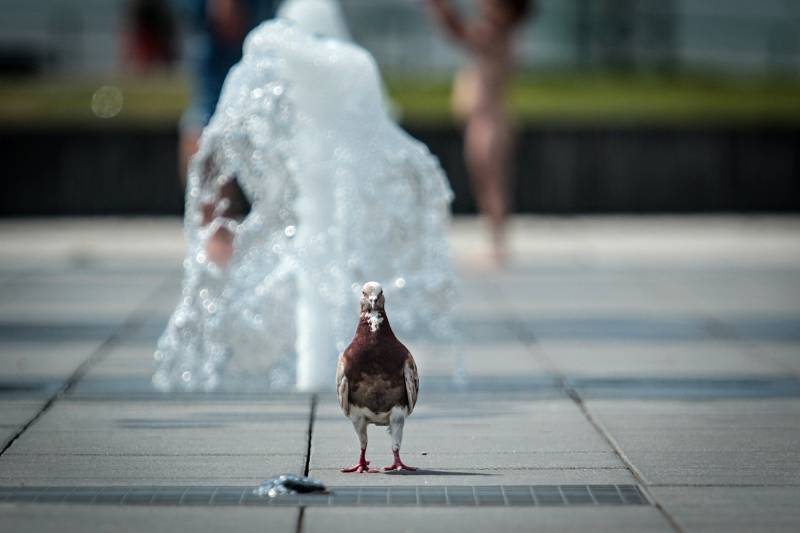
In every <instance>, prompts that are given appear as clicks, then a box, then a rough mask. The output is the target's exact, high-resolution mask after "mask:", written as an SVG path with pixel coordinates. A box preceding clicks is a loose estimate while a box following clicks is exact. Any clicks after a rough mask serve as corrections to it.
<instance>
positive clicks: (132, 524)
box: [0, 504, 298, 533]
mask: <svg viewBox="0 0 800 533" xmlns="http://www.w3.org/2000/svg"><path fill="white" fill-rule="evenodd" d="M297 513H298V511H297V510H296V509H238V508H237V509H225V508H222V509H221V508H213V509H198V508H191V509H186V508H177V507H148V506H142V507H140V508H136V507H101V508H98V507H90V506H85V505H44V504H41V505H40V504H36V505H11V504H0V523H2V524H3V531H4V532H7V533H17V532H23V531H32V532H37V533H85V532H87V531H102V532H108V533H112V532H141V531H147V532H149V533H160V532H164V533H173V532H176V533H177V532H186V533H204V532H208V533H218V532H220V531H225V532H226V533H237V532H240V531H241V532H253V531H269V532H275V533H283V532H285V533H294V532H295V531H296V527H297Z"/></svg>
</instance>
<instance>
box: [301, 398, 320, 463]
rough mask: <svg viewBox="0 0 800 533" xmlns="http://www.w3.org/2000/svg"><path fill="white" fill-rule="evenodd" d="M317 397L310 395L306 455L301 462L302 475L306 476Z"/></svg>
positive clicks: (309, 460)
mask: <svg viewBox="0 0 800 533" xmlns="http://www.w3.org/2000/svg"><path fill="white" fill-rule="evenodd" d="M318 402H319V397H318V396H317V395H316V394H312V395H311V409H310V411H309V413H308V431H307V432H306V453H305V457H304V460H303V475H304V476H307V475H308V472H309V471H310V470H311V441H312V439H313V437H314V420H315V419H316V417H317V403H318Z"/></svg>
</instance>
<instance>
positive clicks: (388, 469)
mask: <svg viewBox="0 0 800 533" xmlns="http://www.w3.org/2000/svg"><path fill="white" fill-rule="evenodd" d="M395 470H397V471H400V470H405V471H407V472H416V471H417V469H416V468H414V467H413V466H408V465H405V464H403V463H400V464H397V463H395V464H393V465H390V466H384V467H383V471H384V472H392V471H395Z"/></svg>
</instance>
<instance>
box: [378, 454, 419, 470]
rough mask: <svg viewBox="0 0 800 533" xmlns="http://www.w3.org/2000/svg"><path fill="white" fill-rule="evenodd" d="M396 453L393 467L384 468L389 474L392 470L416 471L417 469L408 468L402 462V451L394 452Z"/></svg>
mask: <svg viewBox="0 0 800 533" xmlns="http://www.w3.org/2000/svg"><path fill="white" fill-rule="evenodd" d="M392 452H394V464H393V465H391V466H387V467H385V468H384V470H385V471H387V472H389V471H391V470H408V471H411V472H413V471H415V470H416V468H414V467H413V466H408V465H406V464H404V463H403V461H401V460H400V450H399V449H398V450H392Z"/></svg>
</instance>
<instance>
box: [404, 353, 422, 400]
mask: <svg viewBox="0 0 800 533" xmlns="http://www.w3.org/2000/svg"><path fill="white" fill-rule="evenodd" d="M403 376H404V377H405V382H406V396H407V397H408V414H411V413H412V412H413V411H414V406H415V405H417V395H418V394H419V374H418V373H417V363H415V362H414V358H413V357H412V356H411V354H408V357H406V364H405V365H404V366H403Z"/></svg>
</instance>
